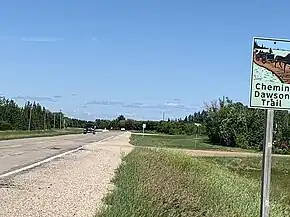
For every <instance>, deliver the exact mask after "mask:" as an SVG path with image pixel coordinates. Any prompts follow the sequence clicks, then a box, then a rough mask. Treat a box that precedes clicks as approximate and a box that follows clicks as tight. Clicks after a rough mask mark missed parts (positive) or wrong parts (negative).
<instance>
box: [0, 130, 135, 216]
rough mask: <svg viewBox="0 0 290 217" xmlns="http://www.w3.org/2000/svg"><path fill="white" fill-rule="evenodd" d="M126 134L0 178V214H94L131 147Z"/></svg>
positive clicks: (128, 134) (128, 135)
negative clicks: (8, 176)
mask: <svg viewBox="0 0 290 217" xmlns="http://www.w3.org/2000/svg"><path fill="white" fill-rule="evenodd" d="M129 137H130V133H125V134H123V135H121V136H117V137H115V138H112V139H109V140H107V141H104V142H100V143H91V144H87V145H85V146H84V150H82V151H80V152H77V153H74V154H70V155H67V156H64V157H63V158H60V159H58V160H54V161H52V162H50V163H47V164H45V165H43V166H40V167H38V168H34V169H32V170H30V171H28V172H25V173H22V174H19V175H16V176H14V177H10V178H6V179H3V180H1V179H0V198H1V202H0V216H1V217H10V216H11V217H20V216H21V217H62V216H63V217H69V216H77V217H87V216H90V217H92V216H94V214H95V213H96V209H97V208H99V207H100V206H101V199H102V198H103V197H104V196H105V194H106V193H107V189H108V188H109V187H110V180H111V178H112V177H113V175H114V170H115V169H116V168H117V167H118V165H119V164H120V163H121V156H122V155H123V152H124V153H129V152H130V151H131V150H132V146H131V145H130V144H129Z"/></svg>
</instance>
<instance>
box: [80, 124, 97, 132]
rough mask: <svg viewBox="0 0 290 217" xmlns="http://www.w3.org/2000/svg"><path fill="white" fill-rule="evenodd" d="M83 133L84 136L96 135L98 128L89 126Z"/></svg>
mask: <svg viewBox="0 0 290 217" xmlns="http://www.w3.org/2000/svg"><path fill="white" fill-rule="evenodd" d="M83 133H84V134H87V133H92V134H96V127H95V126H94V125H87V126H85V128H84V131H83Z"/></svg>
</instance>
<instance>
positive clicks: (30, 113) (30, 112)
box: [28, 107, 32, 131]
mask: <svg viewBox="0 0 290 217" xmlns="http://www.w3.org/2000/svg"><path fill="white" fill-rule="evenodd" d="M31 116H32V107H30V109H29V120H28V131H30V127H31Z"/></svg>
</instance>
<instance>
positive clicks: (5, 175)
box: [0, 134, 122, 179]
mask: <svg viewBox="0 0 290 217" xmlns="http://www.w3.org/2000/svg"><path fill="white" fill-rule="evenodd" d="M120 135H122V134H120ZM120 135H115V136H110V137H108V138H105V139H102V140H100V141H97V143H100V142H104V141H106V140H109V139H112V138H114V137H117V136H120ZM82 148H83V146H81V147H78V148H76V149H73V150H70V151H67V152H64V153H62V154H58V155H54V156H52V157H49V158H47V159H44V160H42V161H39V162H36V163H33V164H30V165H28V166H25V167H22V168H20V169H17V170H13V171H10V172H8V173H4V174H2V175H0V179H1V178H4V177H7V176H11V175H14V174H17V173H20V172H22V171H24V170H29V169H32V168H34V167H37V166H40V165H41V164H44V163H48V162H50V161H52V160H54V159H56V158H60V157H63V156H65V155H67V154H71V153H74V152H77V151H79V150H81V149H82Z"/></svg>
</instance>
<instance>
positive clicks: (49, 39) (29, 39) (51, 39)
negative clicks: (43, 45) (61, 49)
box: [21, 36, 64, 42]
mask: <svg viewBox="0 0 290 217" xmlns="http://www.w3.org/2000/svg"><path fill="white" fill-rule="evenodd" d="M63 40H64V39H62V38H55V37H24V36H23V37H21V41H25V42H56V41H63Z"/></svg>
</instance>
